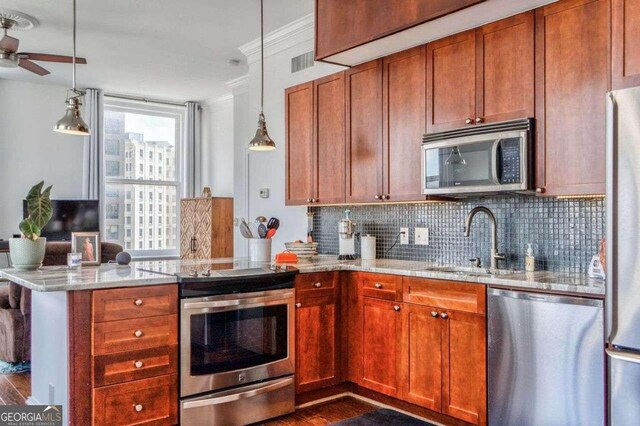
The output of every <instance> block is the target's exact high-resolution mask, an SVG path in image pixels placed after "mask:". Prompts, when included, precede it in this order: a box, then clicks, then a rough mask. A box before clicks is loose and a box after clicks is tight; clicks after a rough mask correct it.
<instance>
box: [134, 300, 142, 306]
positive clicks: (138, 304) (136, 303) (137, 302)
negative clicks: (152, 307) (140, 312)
mask: <svg viewBox="0 0 640 426" xmlns="http://www.w3.org/2000/svg"><path fill="white" fill-rule="evenodd" d="M133 304H134V305H136V306H142V299H136V300H135V301H134V302H133Z"/></svg>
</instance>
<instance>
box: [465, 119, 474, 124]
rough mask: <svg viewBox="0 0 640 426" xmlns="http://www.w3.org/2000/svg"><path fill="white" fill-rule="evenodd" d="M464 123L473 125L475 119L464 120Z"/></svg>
mask: <svg viewBox="0 0 640 426" xmlns="http://www.w3.org/2000/svg"><path fill="white" fill-rule="evenodd" d="M464 122H465V123H467V124H471V123H473V119H471V118H467V119H466V120H464Z"/></svg>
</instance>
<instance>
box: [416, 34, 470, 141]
mask: <svg viewBox="0 0 640 426" xmlns="http://www.w3.org/2000/svg"><path fill="white" fill-rule="evenodd" d="M475 97H476V32H475V31H474V30H471V31H466V32H464V33H460V34H455V35H453V36H450V37H446V38H443V39H441V40H437V41H434V42H433V43H429V44H428V45H427V132H428V133H434V132H440V131H443V130H450V129H455V128H459V127H464V126H466V125H469V124H471V123H472V122H473V119H474V117H475V102H476V100H475Z"/></svg>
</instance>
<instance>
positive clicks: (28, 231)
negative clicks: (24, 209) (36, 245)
mask: <svg viewBox="0 0 640 426" xmlns="http://www.w3.org/2000/svg"><path fill="white" fill-rule="evenodd" d="M20 232H22V235H24V236H25V238H28V239H30V240H33V241H35V240H37V239H38V237H39V236H40V228H39V227H38V226H36V224H35V223H33V222H32V221H31V219H29V218H27V219H25V220H23V221H22V222H20Z"/></svg>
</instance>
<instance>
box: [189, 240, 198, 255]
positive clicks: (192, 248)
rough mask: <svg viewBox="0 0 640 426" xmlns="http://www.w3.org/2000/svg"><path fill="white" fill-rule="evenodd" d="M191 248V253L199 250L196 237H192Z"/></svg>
mask: <svg viewBox="0 0 640 426" xmlns="http://www.w3.org/2000/svg"><path fill="white" fill-rule="evenodd" d="M190 249H191V253H195V252H196V251H197V250H198V247H197V240H196V237H191V245H190Z"/></svg>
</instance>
